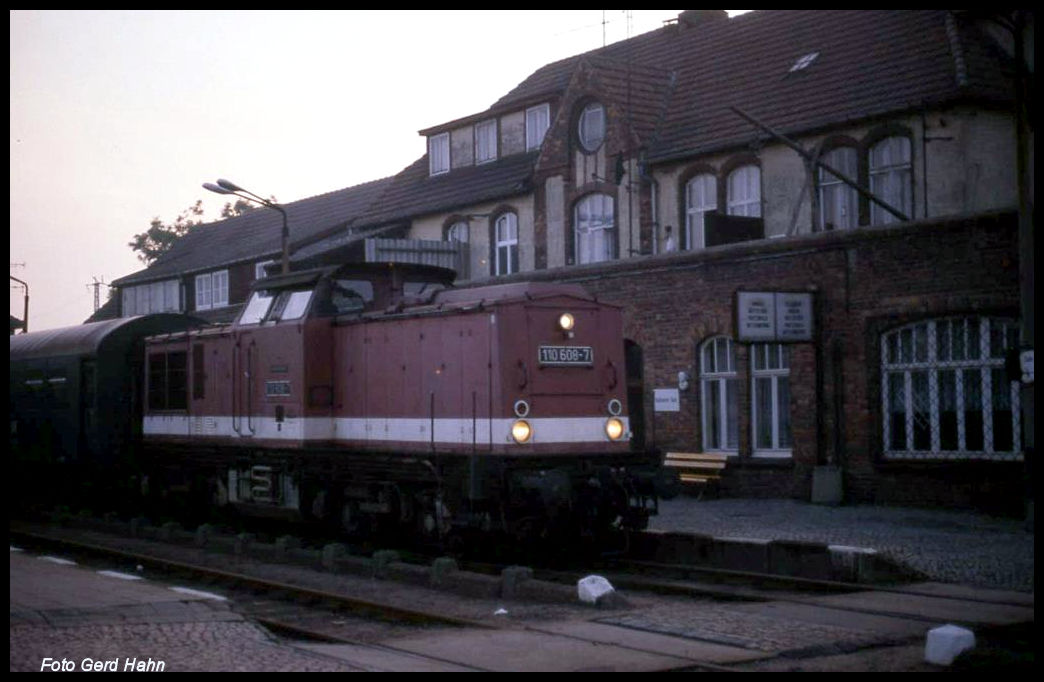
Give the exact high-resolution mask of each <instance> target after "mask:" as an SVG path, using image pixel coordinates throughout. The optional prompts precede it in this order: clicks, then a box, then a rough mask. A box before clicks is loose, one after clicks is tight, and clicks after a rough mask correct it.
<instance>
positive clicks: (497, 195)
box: [359, 152, 537, 225]
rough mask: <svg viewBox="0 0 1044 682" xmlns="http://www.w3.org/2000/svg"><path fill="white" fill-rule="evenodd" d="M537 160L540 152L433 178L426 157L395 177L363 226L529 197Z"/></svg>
mask: <svg viewBox="0 0 1044 682" xmlns="http://www.w3.org/2000/svg"><path fill="white" fill-rule="evenodd" d="M536 157H537V152H528V153H525V154H513V155H511V156H507V157H504V158H501V159H498V160H496V161H493V162H490V163H484V164H482V165H478V166H466V167H463V168H454V169H453V170H451V171H450V172H449V173H443V174H441V175H435V176H430V175H429V174H428V157H427V155H425V156H422V157H421V158H420V159H418V160H417V161H416V162H414V163H413V164H411V165H410V166H409V167H407V168H406V169H405V170H403V171H402V172H401V173H399V174H398V175H397V176H395V178H394V179H393V181H392V182H391V183H390V184H389V186H388V187H387V189H386V191H385V192H384V193H383V194H382V195H381V198H380V201H379V202H378V205H376V206H374V209H373V210H372V211H371V212H369V213H368V214H366V215H365V216H363V217H361V218H360V220H359V223H360V224H362V223H365V224H369V225H379V224H386V223H391V222H395V221H400V220H406V219H408V218H410V217H412V216H417V215H421V214H424V213H434V212H438V211H452V210H454V209H456V208H461V207H465V206H471V205H474V204H477V203H481V202H485V201H496V200H499V199H504V198H507V197H510V196H513V195H518V194H525V193H526V192H528V191H529V190H530V187H529V181H530V178H531V176H532V175H533V163H534V161H535V160H536Z"/></svg>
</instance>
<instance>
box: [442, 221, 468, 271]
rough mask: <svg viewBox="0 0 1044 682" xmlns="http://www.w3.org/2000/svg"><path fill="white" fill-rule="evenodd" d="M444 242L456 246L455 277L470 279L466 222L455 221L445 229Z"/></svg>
mask: <svg viewBox="0 0 1044 682" xmlns="http://www.w3.org/2000/svg"><path fill="white" fill-rule="evenodd" d="M446 241H448V242H451V243H452V244H454V245H455V246H456V250H457V253H456V257H455V260H456V270H457V277H458V278H459V279H461V280H465V279H470V277H471V251H470V249H469V247H468V242H470V241H471V228H470V226H469V225H468V221H467V220H456V221H453V222H451V223H450V225H449V226H448V227H447V228H446Z"/></svg>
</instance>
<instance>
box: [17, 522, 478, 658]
mask: <svg viewBox="0 0 1044 682" xmlns="http://www.w3.org/2000/svg"><path fill="white" fill-rule="evenodd" d="M10 539H11V542H12V544H18V545H19V546H21V547H23V548H41V549H42V548H46V549H48V550H49V551H61V552H64V553H67V554H70V555H73V556H79V557H89V558H90V559H91V560H94V561H100V562H103V563H108V564H113V565H117V566H125V565H133V566H137V567H141V570H147V571H148V572H149V574H150V575H153V576H156V577H158V578H160V579H175V578H179V579H182V580H184V579H189V580H192V581H193V582H199V583H202V584H204V585H206V586H208V587H210V589H213V588H214V587H218V588H222V589H225V590H227V591H228V592H229V593H231V594H233V595H234V598H236V600H237V602H238V603H240V604H249V603H250V601H251V600H250V598H249V597H250V595H257V594H264V595H267V596H268V597H269V599H268V600H267V603H268V604H273V603H277V602H276V601H275V599H277V600H278V603H280V604H281V605H282V608H281V613H282V614H283V615H280V616H275V615H271V614H265V613H263V612H261V611H260V610H254V611H253V612H249V613H246V614H244V615H248V616H250V617H251V618H254V619H255V620H257V621H259V622H261V623H262V624H264V625H266V626H269V627H270V628H271V629H274V630H278V631H280V632H284V633H288V634H291V633H292V634H293V635H294V636H296V637H302V638H308V639H314V640H317V641H349V640H346V639H345V638H344V637H341V636H339V635H337V634H335V632H333V631H331V630H330V629H326V630H323V629H319V628H316V627H306V626H302V625H300V624H298V623H295V622H294V620H295V619H296V618H299V617H300V616H302V615H303V614H304V613H306V612H312V613H314V612H315V611H316V609H317V608H318V609H319V610H321V611H323V612H325V613H328V614H332V615H333V616H335V617H340V616H343V615H345V614H350V615H352V616H356V617H361V618H365V619H367V620H380V621H388V622H394V623H398V624H406V625H411V626H426V627H430V626H451V627H472V628H488V627H490V625H489V624H488V623H483V622H479V621H475V620H469V619H466V618H459V617H455V616H452V615H448V614H446V613H444V612H438V611H434V610H425V609H421V608H411V607H406V606H402V605H399V604H393V603H390V602H386V601H379V600H374V599H368V598H362V597H359V596H353V595H350V594H347V593H344V592H336V591H330V590H325V589H318V588H315V587H309V586H306V585H302V584H296V583H292V582H287V581H284V580H276V579H272V578H266V577H261V576H258V575H256V574H251V573H247V572H240V571H233V570H227V569H220V568H216V567H215V566H212V565H207V564H205V563H200V562H191V561H183V560H177V559H172V558H170V557H165V556H160V555H158V554H155V553H144V552H138V551H131V550H128V549H121V548H119V547H117V546H114V544H113V543H109V542H105V543H102V542H96V541H95V542H88V541H84V540H78V539H75V538H73V537H70V536H69V534H68V533H59V532H54V531H50V532H49V531H46V530H41V529H34V530H30V529H28V528H26V527H18V526H15V525H12V528H11V529H10ZM113 542H114V543H118V542H119V539H118V538H114V539H113ZM273 598H275V599H273ZM287 604H291V605H295V608H287V606H286V605H287ZM316 605H319V606H318V607H316Z"/></svg>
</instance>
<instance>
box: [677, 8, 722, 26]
mask: <svg viewBox="0 0 1044 682" xmlns="http://www.w3.org/2000/svg"><path fill="white" fill-rule="evenodd" d="M728 18H729V15H728V12H726V11H725V10H723V9H687V10H685V11H684V12H682V13H681V14H679V15H678V25H679V26H681V27H682V28H691V27H693V26H699V25H701V24H706V23H708V22H711V21H719V20H721V19H728Z"/></svg>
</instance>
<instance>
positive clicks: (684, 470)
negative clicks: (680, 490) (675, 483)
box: [663, 452, 728, 497]
mask: <svg viewBox="0 0 1044 682" xmlns="http://www.w3.org/2000/svg"><path fill="white" fill-rule="evenodd" d="M727 461H728V456H727V455H722V454H719V453H716V452H668V453H667V455H666V456H665V457H664V460H663V465H664V466H665V467H671V468H672V469H674V470H675V471H677V472H678V479H679V480H680V481H681V482H682V483H688V484H694V485H699V486H702V487H703V488H704V489H706V487H707V485H708V484H712V483H717V482H718V481H719V480H721V472H722V471H724V470H725V464H726V462H727ZM700 496H701V497H702V496H703V490H701V491H700Z"/></svg>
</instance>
